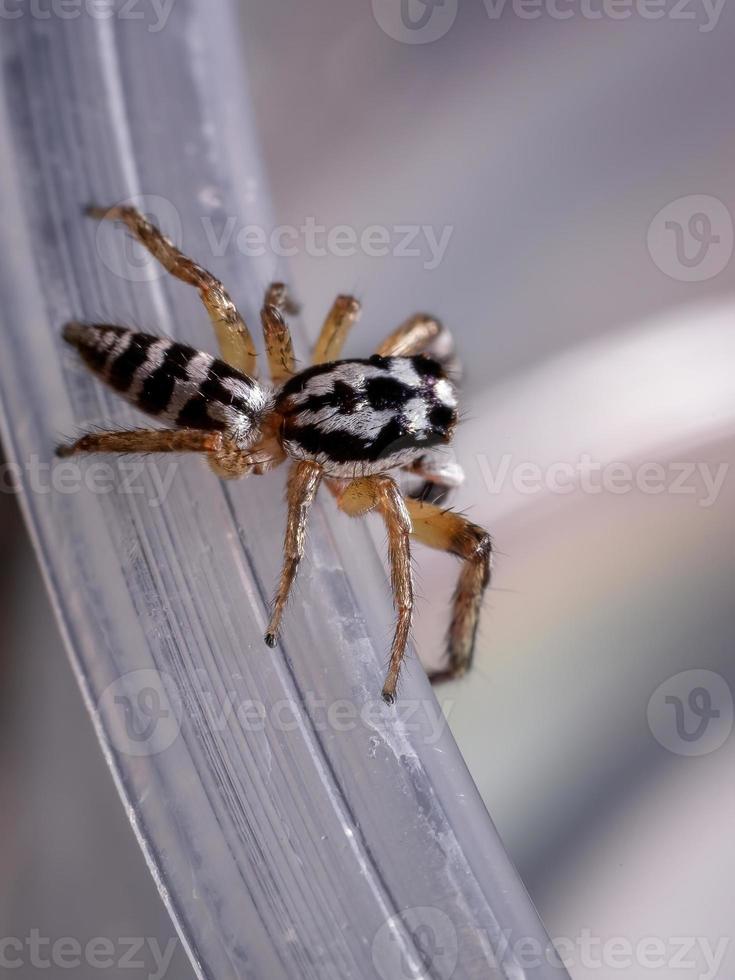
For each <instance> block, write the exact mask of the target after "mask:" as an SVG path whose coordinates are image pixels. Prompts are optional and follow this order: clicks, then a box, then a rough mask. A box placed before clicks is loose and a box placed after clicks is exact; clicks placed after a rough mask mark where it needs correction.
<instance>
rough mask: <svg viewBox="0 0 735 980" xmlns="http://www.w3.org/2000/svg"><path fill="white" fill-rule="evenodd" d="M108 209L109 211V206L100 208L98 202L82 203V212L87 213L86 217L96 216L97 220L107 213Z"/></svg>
mask: <svg viewBox="0 0 735 980" xmlns="http://www.w3.org/2000/svg"><path fill="white" fill-rule="evenodd" d="M108 211H110V208H109V207H107V208H102V207H100V206H99V205H98V204H85V205H84V213H85V214H86V215H87V217H88V218H96V219H97V220H98V221H101V220H102V219H103V218H104V217H105V216H106V215H107V213H108Z"/></svg>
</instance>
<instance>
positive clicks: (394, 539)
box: [330, 476, 413, 704]
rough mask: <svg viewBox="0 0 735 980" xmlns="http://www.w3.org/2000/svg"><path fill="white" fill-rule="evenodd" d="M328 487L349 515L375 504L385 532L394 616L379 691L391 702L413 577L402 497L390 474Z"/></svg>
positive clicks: (410, 610)
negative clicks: (386, 666) (386, 533)
mask: <svg viewBox="0 0 735 980" xmlns="http://www.w3.org/2000/svg"><path fill="white" fill-rule="evenodd" d="M330 489H331V490H332V492H333V493H334V495H335V497H336V498H337V503H338V505H339V507H340V509H341V510H343V511H344V512H345V513H346V514H350V515H351V516H352V517H359V516H361V515H362V514H365V513H367V512H368V511H370V510H373V509H376V508H377V509H378V510H379V511H380V513H381V515H382V517H383V520H384V522H385V527H386V530H387V532H388V558H389V563H390V572H391V584H392V586H393V596H394V602H395V607H396V614H397V620H396V628H395V633H394V635H393V644H392V646H391V651H390V664H389V666H388V673H387V675H386V678H385V683H384V684H383V691H382V695H383V700H384V701H386V702H387V703H388V704H392V703H393V702H394V701H395V698H396V687H397V684H398V676H399V674H400V670H401V664H402V663H403V658H404V656H405V653H406V645H407V643H408V636H409V633H410V630H411V616H412V613H413V579H412V575H411V552H410V546H409V540H408V536H409V534H410V532H411V519H410V517H409V515H408V511H407V509H406V504H405V502H404V500H403V497H402V496H401V493H400V491H399V489H398V487H397V486H396V484H395V482H394V481H393V480H392V479H391V478H390V477H387V476H368V477H363V478H361V479H359V480H354V481H353V482H352V483H350V484H348V485H347V487H345V488H344V489H342V488H339V487H337V486H335V485H334V484H332V485H330Z"/></svg>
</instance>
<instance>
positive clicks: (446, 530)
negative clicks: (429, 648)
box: [406, 499, 492, 681]
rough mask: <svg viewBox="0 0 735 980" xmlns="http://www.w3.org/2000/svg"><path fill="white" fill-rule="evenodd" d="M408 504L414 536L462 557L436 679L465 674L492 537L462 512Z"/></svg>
mask: <svg viewBox="0 0 735 980" xmlns="http://www.w3.org/2000/svg"><path fill="white" fill-rule="evenodd" d="M406 507H407V509H408V513H409V514H410V516H411V523H412V530H411V535H412V536H413V537H414V538H416V540H417V541H420V542H421V543H422V544H425V545H428V546H429V547H430V548H438V549H439V550H440V551H449V552H451V553H452V554H454V555H457V557H458V558H461V559H462V568H461V571H460V573H459V581H458V582H457V588H456V589H455V592H454V600H453V608H452V620H451V625H450V627H449V636H448V651H447V654H448V663H447V667H446V668H445V669H444V670H442V671H439V672H437V673H435V674H434V675H433V676H432V680H433V681H439V680H449V679H450V678H454V677H461V676H462V674H464V673H466V672H467V670H469V668H470V665H471V663H472V654H473V652H474V646H475V636H476V633H477V623H478V620H479V616H480V608H481V606H482V597H483V595H484V593H485V589H486V588H487V586H488V584H489V582H490V571H491V567H492V540H491V538H490V535H489V534H488V532H487V531H485V530H484V528H481V527H478V525H477V524H473V523H472V522H471V521H468V520H467V518H466V517H463V516H462V514H457V513H455V512H454V511H451V510H442V508H440V507H437V506H436V505H435V504H429V503H422V502H421V501H418V500H410V499H409V500H406Z"/></svg>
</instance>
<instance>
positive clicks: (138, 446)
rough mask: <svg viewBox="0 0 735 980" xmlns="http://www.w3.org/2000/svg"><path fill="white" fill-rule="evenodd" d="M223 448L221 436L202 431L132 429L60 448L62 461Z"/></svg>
mask: <svg viewBox="0 0 735 980" xmlns="http://www.w3.org/2000/svg"><path fill="white" fill-rule="evenodd" d="M221 448H222V435H221V434H220V433H219V432H205V431H203V430H199V429H132V430H128V431H126V430H122V431H119V430H116V431H111V432H88V433H87V434H86V435H84V436H81V437H80V438H79V439H77V440H76V442H72V443H69V444H67V445H61V446H57V448H56V455H57V456H60V457H61V458H62V459H63V458H66V457H68V456H76V455H77V454H78V453H216V452H218V451H219V450H220V449H221Z"/></svg>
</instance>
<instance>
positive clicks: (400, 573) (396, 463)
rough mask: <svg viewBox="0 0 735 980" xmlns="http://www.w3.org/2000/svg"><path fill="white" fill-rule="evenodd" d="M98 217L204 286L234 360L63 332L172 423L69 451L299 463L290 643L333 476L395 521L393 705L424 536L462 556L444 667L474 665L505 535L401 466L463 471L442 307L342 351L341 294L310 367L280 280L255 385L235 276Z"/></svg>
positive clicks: (78, 328) (284, 579)
mask: <svg viewBox="0 0 735 980" xmlns="http://www.w3.org/2000/svg"><path fill="white" fill-rule="evenodd" d="M88 213H89V214H90V215H91V216H92V217H95V218H107V219H110V220H119V221H122V222H123V223H124V224H125V225H126V226H127V228H128V229H129V230H130V232H132V234H133V236H134V237H135V238H136V239H138V241H140V242H141V243H142V244H143V245H144V246H145V247H146V248H147V249H148V250H149V251H150V252H151V253H152V254H153V255H154V256H155V257H156V259H158V261H159V262H160V263H161V264H162V265H163V266H164V268H165V269H166V270H167V271H168V272H169V273H171V274H172V275H173V276H175V277H176V278H177V279H180V280H182V281H183V282H187V283H190V284H191V285H192V286H195V287H196V288H197V289H198V290H199V293H200V295H201V298H202V301H203V302H204V305H205V307H206V310H207V313H208V314H209V317H210V319H211V321H212V324H213V326H214V330H215V333H216V336H217V340H218V343H219V348H220V354H221V359H220V358H215V357H213V356H212V355H211V354H206V353H203V352H202V351H197V350H194V349H193V348H191V347H188V346H187V345H186V344H180V343H175V342H174V341H173V340H168V339H165V338H160V337H154V336H150V335H149V334H145V333H137V332H135V331H133V330H129V329H126V328H125V327H119V326H113V325H110V324H96V323H95V324H82V323H77V322H73V323H69V324H67V325H66V327H65V328H64V331H63V336H64V339H65V340H66V341H68V342H69V343H70V344H72V345H73V346H74V347H76V348H77V349H78V351H79V353H80V354H81V356H82V358H83V359H84V361H85V362H86V364H87V365H88V366H89V367H90V368H91V369H92V370H93V371H95V372H96V373H97V374H98V375H99V376H100V377H101V378H102V380H103V381H105V382H106V383H107V384H109V385H110V386H111V387H112V388H114V389H115V390H116V391H117V392H119V393H120V394H121V395H123V396H124V397H125V398H127V399H128V401H130V402H132V404H133V405H135V406H136V407H137V408H139V409H141V410H142V411H143V412H146V413H148V414H149V415H153V416H155V417H156V418H158V419H161V420H162V421H164V422H167V423H169V425H171V426H172V428H171V429H136V430H133V431H112V432H93V433H92V432H91V433H88V434H87V435H84V436H82V437H81V438H80V439H78V440H77V441H76V442H74V443H72V444H70V445H62V446H59V448H58V449H57V453H58V455H59V456H71V455H73V454H75V453H89V452H112V453H134V452H192V453H203V454H204V455H205V456H206V458H207V460H208V461H209V463H210V465H211V466H212V468H213V469H214V471H215V472H216V473H217V474H219V475H220V476H222V477H228V478H232V477H241V476H247V475H248V474H251V473H253V474H262V473H265V472H266V471H267V470H269V469H270V468H271V467H274V466H277V465H279V464H280V463H282V462H284V461H286V460H293V461H294V462H293V465H292V466H291V469H290V472H289V475H288V492H287V499H288V522H287V528H286V539H285V546H284V552H285V556H284V564H283V569H282V572H281V577H280V582H279V584H278V590H277V593H276V596H275V600H274V602H273V608H272V614H271V618H270V623H269V624H268V629H267V632H266V634H265V642H266V643H267V644H268V646H270V647H273V646H275V644H276V640H277V636H278V629H279V626H280V622H281V616H282V614H283V610H284V607H285V605H286V600H287V598H288V594H289V591H290V589H291V586H292V584H293V581H294V577H295V575H296V570H297V568H298V565H299V562H300V560H301V557H302V555H303V552H304V538H305V531H306V523H307V516H308V512H309V507H310V505H311V502H312V501H313V499H314V497H315V495H316V492H317V489H318V488H319V485H320V483H321V482H322V481H324V483H326V485H327V487H328V489H329V490H330V491H331V493H332V494H333V496H334V497H335V499H336V501H337V505H338V507H340V509H341V510H343V511H344V512H345V513H347V514H349V515H351V516H360V515H362V514H365V513H367V512H368V511H370V510H373V509H377V510H378V511H379V512H380V513H381V515H382V517H383V520H384V521H385V525H386V528H387V532H388V553H389V558H390V567H391V579H392V585H393V592H394V598H395V606H396V610H397V624H396V629H395V635H394V638H393V644H392V647H391V653H390V666H389V668H388V673H387V676H386V679H385V684H384V685H383V691H382V695H383V698H384V700H385V701H387V702H388V703H392V702H393V701H394V700H395V694H396V685H397V682H398V674H399V671H400V667H401V662H402V660H403V656H404V653H405V649H406V643H407V641H408V635H409V630H410V627H411V614H412V608H413V585H412V576H411V558H410V551H409V537H411V536H413V537H414V538H416V539H417V540H418V541H421V542H422V543H423V544H426V545H429V546H430V547H433V548H439V549H441V550H443V551H450V552H452V553H453V554H455V555H457V556H458V557H459V558H460V559H461V560H462V563H463V564H462V569H461V572H460V575H459V582H458V584H457V588H456V591H455V594H454V608H453V614H452V620H451V626H450V629H449V636H448V664H447V667H446V669H445V670H443V671H441V672H440V673H438V674H435V675H434V677H433V678H432V679H437V678H447V677H457V676H459V675H461V674H463V673H464V672H465V671H466V670H467V669H468V668H469V666H470V662H471V659H472V651H473V646H474V642H475V633H476V630H477V620H478V616H479V612H480V605H481V601H482V596H483V593H484V591H485V588H486V587H487V585H488V581H489V577H490V565H491V542H490V536H489V535H488V533H487V532H486V531H484V530H483V529H482V528H480V527H478V526H477V525H475V524H472V523H471V522H470V521H468V520H467V519H466V518H465V517H463V516H462V515H461V514H457V513H454V512H453V511H451V510H445V509H441V508H440V507H438V506H437V505H436V504H434V503H429V502H426V501H425V500H417V499H412V498H411V497H406V496H403V495H402V494H401V492H400V491H399V489H398V486H397V484H396V482H395V481H394V479H393V478H392V477H391V476H390V475H389V474H390V472H391V471H394V470H397V469H402V470H409V471H411V472H413V473H415V474H418V475H419V476H420V477H421V478H422V479H424V480H426V481H429V482H430V483H432V484H434V485H438V486H439V487H442V486H445V487H446V486H450V485H454V484H456V483H457V482H459V481H460V480H461V471H459V469H458V467H457V465H456V463H454V462H453V461H452V460H451V459H450V460H449V461H448V462H445V463H443V462H442V456H441V453H439V452H437V447H441V446H442V445H446V444H447V443H449V441H450V440H451V438H452V434H453V431H454V428H455V425H456V422H457V408H456V398H455V394H454V390H453V388H452V386H451V384H450V382H449V381H448V379H447V377H446V374H445V371H444V369H443V367H442V365H441V364H440V363H439V361H438V360H436V359H433V358H431V357H428V356H425V354H424V353H422V352H426V351H432V352H437V353H438V356H441V355H440V351H441V349H442V346H443V347H444V350H445V351H446V349H447V348H448V347H450V346H451V344H447V341H448V334H447V333H446V331H445V330H444V329H443V328H442V326H441V324H440V323H439V322H438V321H437V320H435V319H434V318H433V317H430V316H426V315H423V314H419V315H416V316H413V317H411V318H410V319H409V320H407V321H406V322H405V323H404V324H403V325H402V326H400V327H399V328H398V329H397V330H396V331H395V332H394V333H393V334H391V335H390V337H388V338H387V339H386V340H385V341H383V343H382V344H381V345H380V347H379V348H378V350H377V352H376V353H375V354H374V355H373V356H372V357H370V358H368V359H366V360H337V358H338V357H339V354H340V352H341V350H342V346H343V344H344V342H345V338H346V336H347V333H348V331H349V330H350V328H351V327H352V326H353V324H354V323H355V322H356V320H357V319H358V316H359V313H360V305H359V303H358V302H357V300H355V299H354V298H353V297H351V296H338V297H337V299H336V300H335V302H334V305H333V306H332V309H331V311H330V313H329V315H328V316H327V319H326V321H325V323H324V326H323V328H322V331H321V335H320V337H319V340H318V341H317V344H316V349H315V351H314V356H313V364H312V366H311V367H308V368H306V370H304V371H298V370H297V368H296V362H295V358H294V353H293V347H292V344H291V335H290V333H289V329H288V327H287V325H286V322H285V320H284V313H285V312H288V311H289V310H290V308H291V304H290V301H289V299H288V297H287V293H286V289H285V287H284V286H283V285H282V284H280V283H275V284H273V285H271V286H270V287H269V289H268V291H267V293H266V297H265V304H264V306H263V309H262V311H261V320H262V324H263V331H264V334H265V345H266V351H267V357H268V365H269V369H270V375H271V381H272V384H271V385H267V384H260V383H259V382H258V381H256V380H255V379H256V376H257V373H256V364H255V350H254V347H253V341H252V338H251V335H250V333H249V331H248V329H247V327H246V325H245V323H244V321H243V319H242V317H241V316H240V314H239V313H238V311H237V309H236V307H235V305H234V303H233V302H232V300H231V299H230V297H229V295H228V293H227V292H226V290H225V288H224V287H223V285H222V284H221V283H220V282H219V281H218V280H217V279H215V278H214V276H212V275H211V274H210V273H209V272H207V271H205V270H204V269H202V268H201V266H199V265H197V264H196V263H195V262H193V261H192V260H191V259H189V258H187V257H186V256H185V255H183V254H182V253H181V252H180V251H179V250H178V249H177V248H176V247H175V246H174V245H173V244H172V243H171V242H170V241H169V240H168V239H167V238H166V237H165V236H164V235H163V234H162V233H161V232H160V231H159V230H158V229H157V228H155V227H154V226H153V225H152V224H151V223H150V222H149V221H148V220H147V218H146V217H145V216H144V215H143V214H141V213H140V212H139V211H137V210H136V209H135V208H132V207H126V206H116V207H112V208H109V209H106V208H89V209H88Z"/></svg>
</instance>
